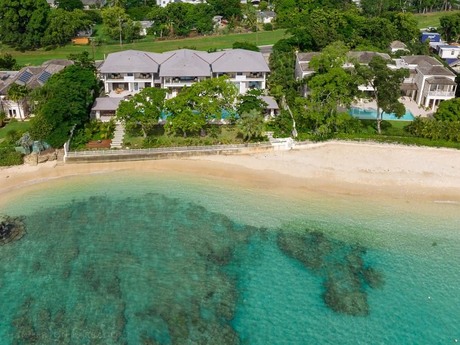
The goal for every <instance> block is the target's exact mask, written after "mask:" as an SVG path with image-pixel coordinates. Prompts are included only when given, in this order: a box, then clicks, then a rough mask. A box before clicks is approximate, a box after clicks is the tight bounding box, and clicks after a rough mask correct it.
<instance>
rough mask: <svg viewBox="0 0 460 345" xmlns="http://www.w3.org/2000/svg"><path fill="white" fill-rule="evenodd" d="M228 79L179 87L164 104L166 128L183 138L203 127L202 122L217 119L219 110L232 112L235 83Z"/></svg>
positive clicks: (219, 113) (215, 79) (207, 80)
mask: <svg viewBox="0 0 460 345" xmlns="http://www.w3.org/2000/svg"><path fill="white" fill-rule="evenodd" d="M227 79H228V78H226V77H219V78H212V79H206V80H203V81H201V82H198V83H195V84H193V85H192V86H190V87H187V88H183V89H182V91H181V92H180V93H179V94H178V95H177V96H176V97H174V98H172V99H169V100H168V101H166V103H165V107H166V109H167V111H168V113H169V116H168V119H167V123H166V128H167V129H168V130H169V131H171V132H173V133H175V134H178V133H181V134H182V135H183V136H184V137H186V136H187V134H189V133H193V132H197V131H200V130H203V128H204V127H205V125H206V123H208V122H209V121H212V120H219V119H220V118H221V116H222V111H223V110H226V111H228V112H233V111H234V104H235V100H236V96H237V93H238V91H237V89H236V87H235V85H233V84H232V83H229V82H228V80H227Z"/></svg>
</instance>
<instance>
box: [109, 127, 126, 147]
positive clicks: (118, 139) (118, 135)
mask: <svg viewBox="0 0 460 345" xmlns="http://www.w3.org/2000/svg"><path fill="white" fill-rule="evenodd" d="M124 136H125V127H124V126H123V124H122V123H121V122H117V123H116V124H115V131H114V133H113V139H112V142H111V143H110V148H111V149H121V148H122V144H123V138H124Z"/></svg>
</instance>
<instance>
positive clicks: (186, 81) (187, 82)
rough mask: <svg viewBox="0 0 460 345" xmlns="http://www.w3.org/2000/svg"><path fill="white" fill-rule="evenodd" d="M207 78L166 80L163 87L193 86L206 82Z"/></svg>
mask: <svg viewBox="0 0 460 345" xmlns="http://www.w3.org/2000/svg"><path fill="white" fill-rule="evenodd" d="M205 79H206V78H198V77H196V78H164V79H163V86H164V87H184V86H191V85H193V84H194V83H197V82H199V81H202V80H205Z"/></svg>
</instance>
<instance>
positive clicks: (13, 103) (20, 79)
mask: <svg viewBox="0 0 460 345" xmlns="http://www.w3.org/2000/svg"><path fill="white" fill-rule="evenodd" d="M72 63H73V62H72V61H70V60H59V59H56V60H50V61H46V62H44V63H43V64H42V65H41V66H26V67H23V68H22V69H21V70H19V71H4V72H0V109H3V111H4V112H5V113H6V116H7V117H9V118H15V119H19V120H22V119H25V118H27V117H29V116H30V106H29V103H28V101H27V97H25V98H24V99H20V100H13V99H10V98H9V97H8V90H9V89H10V87H11V86H12V85H13V84H18V85H22V86H27V88H28V89H35V88H38V87H41V86H43V85H44V84H45V83H46V81H47V80H48V79H49V78H50V77H51V76H52V75H53V74H55V73H57V72H59V71H61V70H63V69H64V68H65V67H66V66H69V65H71V64H72Z"/></svg>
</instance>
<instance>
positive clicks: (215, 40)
mask: <svg viewBox="0 0 460 345" xmlns="http://www.w3.org/2000/svg"><path fill="white" fill-rule="evenodd" d="M283 37H285V30H282V29H280V30H274V31H259V32H251V33H243V34H227V35H217V36H201V37H194V38H184V39H177V40H165V41H158V40H156V41H155V40H154V38H153V37H147V38H143V39H141V40H138V41H136V42H134V43H128V44H123V46H120V45H119V44H118V43H111V44H102V45H100V46H95V47H93V46H76V45H72V44H69V45H67V46H64V47H59V48H57V49H53V50H48V51H46V50H44V49H38V50H35V51H28V52H24V53H21V52H18V51H14V50H12V49H9V48H8V47H5V46H0V54H3V53H6V52H9V53H11V54H12V55H13V56H14V58H15V59H16V60H17V62H18V63H19V64H21V65H27V64H30V65H39V64H41V63H43V62H44V61H47V60H50V59H65V58H67V57H68V56H69V54H75V53H81V52H83V51H88V52H89V53H90V56H92V57H93V56H94V58H95V59H96V60H101V59H103V58H104V55H106V54H108V53H112V52H116V51H120V50H126V49H136V50H144V51H151V52H157V53H161V52H165V51H169V50H174V49H179V48H184V47H194V48H196V49H198V50H208V49H210V48H216V49H223V48H231V47H232V45H233V43H234V42H250V43H253V44H256V45H268V44H274V43H276V42H277V41H278V40H279V39H281V38H283Z"/></svg>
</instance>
